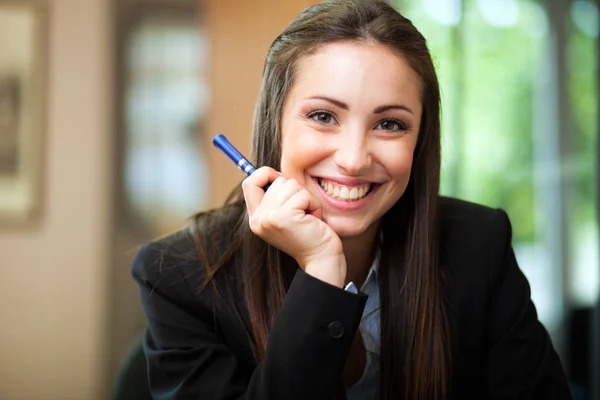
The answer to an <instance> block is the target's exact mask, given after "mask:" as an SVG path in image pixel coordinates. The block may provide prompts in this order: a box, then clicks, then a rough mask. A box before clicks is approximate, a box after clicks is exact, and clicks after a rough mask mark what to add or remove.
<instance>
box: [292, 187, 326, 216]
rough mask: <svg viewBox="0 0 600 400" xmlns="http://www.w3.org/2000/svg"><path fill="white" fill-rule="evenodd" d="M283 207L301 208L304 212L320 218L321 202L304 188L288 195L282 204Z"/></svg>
mask: <svg viewBox="0 0 600 400" xmlns="http://www.w3.org/2000/svg"><path fill="white" fill-rule="evenodd" d="M284 207H286V208H290V209H296V210H303V211H304V212H305V213H306V214H310V215H314V216H315V217H317V218H319V219H321V203H320V202H319V200H318V199H316V198H315V197H314V196H313V195H312V194H311V193H310V192H309V191H308V190H306V189H302V190H301V191H299V192H297V193H296V194H294V195H293V196H292V197H290V199H289V200H288V201H287V202H286V203H285V204H284Z"/></svg>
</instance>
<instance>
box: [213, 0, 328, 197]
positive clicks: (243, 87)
mask: <svg viewBox="0 0 600 400" xmlns="http://www.w3.org/2000/svg"><path fill="white" fill-rule="evenodd" d="M315 3H318V1H315V0H312V1H311V0H286V1H272V0H256V1H247V0H211V1H207V2H206V4H205V12H206V16H205V19H206V21H207V24H208V32H209V35H210V40H211V48H212V52H211V54H210V57H211V73H210V77H209V79H208V82H210V84H211V85H212V87H211V94H212V97H211V100H212V101H211V107H212V109H211V111H210V112H209V113H208V115H210V119H209V121H208V124H207V131H206V134H205V135H204V137H205V138H206V140H207V142H206V143H205V148H211V150H212V144H210V140H211V139H212V137H213V136H214V135H216V134H217V133H223V134H224V135H225V136H227V137H228V138H229V140H230V141H231V142H232V143H233V144H234V145H235V146H236V147H238V148H239V149H240V151H241V152H242V153H243V154H246V155H247V156H248V157H249V156H250V155H249V152H250V151H249V150H250V135H251V133H252V113H253V110H254V103H255V101H256V95H257V92H258V87H259V84H260V77H261V73H262V69H263V64H264V60H265V56H266V53H267V50H268V49H269V46H270V45H271V42H273V40H274V39H275V38H276V37H277V36H278V35H279V34H280V33H281V31H282V30H283V29H284V28H285V27H286V25H287V23H288V22H289V21H291V20H292V19H293V18H295V17H296V16H297V15H298V14H299V13H300V12H301V11H302V10H304V9H306V8H307V7H309V6H310V5H312V4H315ZM209 157H210V165H211V166H212V168H211V174H212V185H213V186H212V193H211V204H212V205H213V206H218V205H221V204H222V203H223V201H224V200H225V198H226V197H227V194H228V193H229V192H230V191H231V189H232V188H233V187H234V186H235V185H237V184H238V183H239V182H241V180H242V179H243V177H244V176H243V174H242V173H241V172H240V171H238V170H237V169H236V167H235V166H234V165H233V164H232V163H231V161H230V160H229V159H227V158H226V157H225V156H224V155H223V154H221V153H220V152H218V151H216V150H214V151H209Z"/></svg>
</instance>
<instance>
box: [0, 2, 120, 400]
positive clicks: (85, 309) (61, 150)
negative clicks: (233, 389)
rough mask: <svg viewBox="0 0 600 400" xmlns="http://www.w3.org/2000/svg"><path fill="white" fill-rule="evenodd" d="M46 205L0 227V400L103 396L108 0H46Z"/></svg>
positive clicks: (108, 170)
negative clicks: (28, 218) (21, 225)
mask: <svg viewBox="0 0 600 400" xmlns="http://www.w3.org/2000/svg"><path fill="white" fill-rule="evenodd" d="M48 3H49V5H50V6H49V15H50V24H49V25H50V32H49V39H48V42H49V55H50V58H49V76H48V78H49V82H48V89H49V99H48V107H49V110H48V120H47V127H48V129H47V132H46V146H45V152H44V158H45V159H44V180H45V187H46V190H45V201H44V204H43V210H42V212H43V214H42V219H41V223H40V224H39V226H37V227H35V228H29V229H25V230H20V231H14V230H13V231H9V230H5V231H1V232H0V294H1V295H0V296H1V297H0V354H1V362H0V399H7V400H16V399H35V400H42V399H77V400H82V399H86V400H94V399H100V398H105V396H103V395H102V394H103V393H105V387H106V384H105V381H104V379H105V375H104V373H103V371H104V370H103V365H104V363H103V355H104V350H105V347H104V344H105V342H104V340H103V337H104V335H103V330H104V323H103V322H104V307H105V303H106V286H105V282H106V276H105V275H106V259H107V256H108V254H107V245H108V241H107V238H108V229H109V223H108V221H109V218H108V217H109V214H110V213H109V211H110V210H109V209H108V207H109V204H110V201H109V199H110V196H111V193H110V188H111V186H110V184H109V177H110V174H111V168H110V165H111V164H110V159H111V158H110V139H111V135H110V134H109V130H108V127H109V124H110V113H109V103H108V98H109V96H110V91H109V88H110V87H111V85H110V82H111V80H110V77H109V68H108V67H109V62H110V57H109V55H110V52H109V48H108V46H109V44H110V29H109V26H108V23H109V20H108V18H109V9H108V7H107V4H109V0H49V1H48Z"/></svg>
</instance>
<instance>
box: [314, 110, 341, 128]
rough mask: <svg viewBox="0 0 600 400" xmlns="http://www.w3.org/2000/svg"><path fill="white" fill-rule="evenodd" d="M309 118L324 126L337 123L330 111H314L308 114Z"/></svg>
mask: <svg viewBox="0 0 600 400" xmlns="http://www.w3.org/2000/svg"><path fill="white" fill-rule="evenodd" d="M308 118H310V119H312V120H314V121H315V122H318V123H319V124H322V125H329V124H331V123H335V122H336V121H335V116H334V115H333V114H332V113H331V112H329V111H313V112H311V113H310V114H308Z"/></svg>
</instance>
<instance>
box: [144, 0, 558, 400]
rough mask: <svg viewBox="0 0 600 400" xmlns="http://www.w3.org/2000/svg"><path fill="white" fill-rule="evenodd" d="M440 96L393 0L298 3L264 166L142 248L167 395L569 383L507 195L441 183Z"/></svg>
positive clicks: (257, 127)
mask: <svg viewBox="0 0 600 400" xmlns="http://www.w3.org/2000/svg"><path fill="white" fill-rule="evenodd" d="M439 96H440V94H439V87H438V81H437V77H436V73H435V69H434V67H433V63H432V61H431V57H430V55H429V52H428V49H427V46H426V42H425V39H424V38H423V36H422V35H421V34H420V33H419V32H418V31H417V30H416V29H415V27H414V26H413V25H412V23H411V22H410V21H409V20H407V19H406V18H404V17H403V16H401V15H400V14H398V13H397V12H396V11H395V10H394V9H393V8H392V7H390V6H389V5H388V4H387V3H386V2H383V1H378V0H373V1H363V0H329V1H325V2H323V3H321V4H318V5H316V6H313V7H311V8H309V9H308V10H306V11H305V12H304V13H302V14H301V15H300V16H299V17H298V18H296V19H295V20H294V21H292V22H291V24H290V25H289V26H288V27H287V28H286V29H285V31H284V32H283V33H282V34H281V35H280V36H279V37H278V38H277V39H276V40H275V41H274V42H273V44H272V45H271V48H270V49H269V52H268V54H267V59H266V64H265V69H264V72H263V80H262V86H261V88H260V92H259V96H258V102H257V107H256V110H255V121H254V131H253V142H252V143H253V151H252V156H253V162H254V165H257V166H262V167H261V168H258V169H257V170H256V172H254V173H253V174H252V175H251V176H249V177H248V178H246V179H245V180H244V182H243V184H242V187H241V188H236V190H235V191H234V192H233V193H232V196H231V201H229V202H228V203H227V204H226V205H225V206H224V207H222V208H220V209H217V210H213V211H210V212H206V213H200V214H198V215H197V216H196V218H195V220H194V223H193V224H192V226H191V227H190V229H188V230H184V231H180V232H178V233H176V234H174V235H172V236H169V237H167V238H164V239H162V240H159V241H157V242H153V243H150V244H148V245H146V246H145V247H143V248H142V249H141V250H140V252H139V254H138V255H137V257H136V259H135V260H134V264H133V276H134V278H135V279H136V281H137V282H138V283H139V285H140V293H141V300H142V305H143V307H144V310H145V312H146V315H147V319H148V330H147V332H146V336H145V340H144V350H145V353H146V356H147V359H148V366H149V379H150V386H151V391H152V392H153V394H154V396H155V397H156V398H161V399H184V398H186V399H187V398H203V399H205V398H208V399H216V398H219V399H239V398H245V399H331V398H333V397H336V398H350V399H379V398H381V399H398V398H405V399H446V398H449V397H454V398H500V397H502V398H527V399H533V398H539V399H546V398H569V392H568V388H567V383H566V379H565V376H564V373H563V370H562V367H561V365H560V361H559V360H558V357H557V355H556V352H555V351H554V349H553V346H552V343H551V341H550V339H549V337H548V334H547V332H546V330H545V329H544V327H543V326H542V325H541V324H540V322H539V321H538V319H537V315H536V310H535V307H534V305H533V304H532V302H531V300H530V293H529V286H528V283H527V280H526V279H525V277H524V276H523V274H522V272H521V271H520V269H519V267H518V266H517V264H516V261H515V257H514V254H513V251H512V247H511V227H510V223H509V221H508V218H507V216H506V214H505V213H504V212H503V211H501V210H494V209H489V208H485V207H483V206H478V205H475V204H470V203H466V202H463V201H460V200H457V199H450V198H443V197H440V196H439V174H440V104H439V102H440V97H439ZM267 184H270V187H269V188H268V190H266V191H265V190H263V188H264V187H265V186H266V185H267ZM357 288H360V290H358V289H357Z"/></svg>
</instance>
